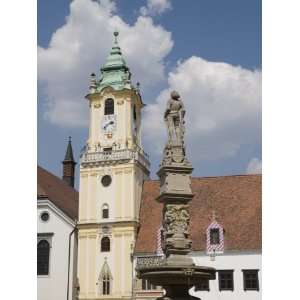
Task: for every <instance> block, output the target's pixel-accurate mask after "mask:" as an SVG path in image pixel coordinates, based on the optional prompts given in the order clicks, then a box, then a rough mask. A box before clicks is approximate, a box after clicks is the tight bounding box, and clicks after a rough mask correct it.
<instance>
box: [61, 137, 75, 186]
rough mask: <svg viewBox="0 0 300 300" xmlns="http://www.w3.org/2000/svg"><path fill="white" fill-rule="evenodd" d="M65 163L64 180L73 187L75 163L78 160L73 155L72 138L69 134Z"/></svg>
mask: <svg viewBox="0 0 300 300" xmlns="http://www.w3.org/2000/svg"><path fill="white" fill-rule="evenodd" d="M62 164H63V180H64V181H65V182H66V183H67V184H68V185H69V186H71V187H74V177H75V165H76V162H75V160H74V156H73V149H72V140H71V136H69V141H68V146H67V150H66V154H65V158H64V160H63V162H62Z"/></svg>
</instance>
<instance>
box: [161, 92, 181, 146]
mask: <svg viewBox="0 0 300 300" xmlns="http://www.w3.org/2000/svg"><path fill="white" fill-rule="evenodd" d="M184 115H185V109H184V105H183V102H182V100H181V99H180V96H179V94H178V92H176V91H173V92H171V98H170V99H169V100H168V103H167V108H166V110H165V114H164V120H165V123H166V126H167V129H168V144H169V145H170V146H171V145H174V146H179V145H181V146H183V138H184V123H185V122H184Z"/></svg>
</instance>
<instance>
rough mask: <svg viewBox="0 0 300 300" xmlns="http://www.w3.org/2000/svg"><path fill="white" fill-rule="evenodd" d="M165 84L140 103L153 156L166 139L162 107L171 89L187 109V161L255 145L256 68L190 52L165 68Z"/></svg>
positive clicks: (257, 127)
mask: <svg viewBox="0 0 300 300" xmlns="http://www.w3.org/2000/svg"><path fill="white" fill-rule="evenodd" d="M168 84H169V87H168V88H167V89H165V90H164V91H162V92H161V93H160V95H159V96H158V97H157V99H156V102H155V103H153V104H151V105H148V107H146V112H145V118H144V136H145V137H146V142H147V143H149V144H150V143H151V145H152V149H156V151H157V154H158V155H160V154H161V151H162V148H163V145H164V143H165V140H166V134H165V133H166V130H165V129H163V130H161V128H164V127H165V125H164V124H163V112H164V109H165V107H166V101H167V99H168V98H169V93H170V91H171V90H173V89H175V90H177V91H178V92H179V93H180V95H181V97H182V99H183V101H184V104H185V108H186V111H187V113H186V145H187V153H188V155H189V156H190V159H191V160H192V161H193V162H197V161H200V160H202V161H203V160H218V159H221V158H226V157H227V158H228V157H233V156H234V155H236V154H237V153H238V151H239V150H240V149H241V147H242V146H246V147H248V146H251V147H252V146H253V145H255V144H260V136H261V72H260V71H257V70H256V71H251V70H247V69H244V68H242V67H240V66H233V65H230V64H227V63H219V62H210V61H207V60H204V59H202V58H200V57H195V56H193V57H190V58H188V59H187V60H185V61H183V62H179V63H178V65H177V67H176V68H175V69H174V70H173V71H172V72H170V73H169V76H168ZM154 143H155V145H154Z"/></svg>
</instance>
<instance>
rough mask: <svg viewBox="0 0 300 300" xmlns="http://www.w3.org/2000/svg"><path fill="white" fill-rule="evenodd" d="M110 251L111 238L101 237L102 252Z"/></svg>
mask: <svg viewBox="0 0 300 300" xmlns="http://www.w3.org/2000/svg"><path fill="white" fill-rule="evenodd" d="M109 251H110V239H109V237H107V236H105V237H103V238H102V239H101V252H109Z"/></svg>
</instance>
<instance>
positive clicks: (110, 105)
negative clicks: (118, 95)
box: [104, 98, 115, 115]
mask: <svg viewBox="0 0 300 300" xmlns="http://www.w3.org/2000/svg"><path fill="white" fill-rule="evenodd" d="M114 111H115V109H114V99H111V98H108V99H106V100H105V104H104V114H105V115H113V114H114Z"/></svg>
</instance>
